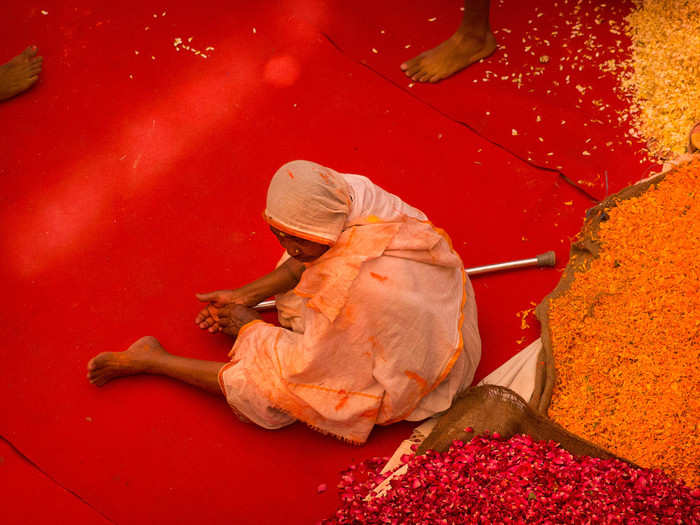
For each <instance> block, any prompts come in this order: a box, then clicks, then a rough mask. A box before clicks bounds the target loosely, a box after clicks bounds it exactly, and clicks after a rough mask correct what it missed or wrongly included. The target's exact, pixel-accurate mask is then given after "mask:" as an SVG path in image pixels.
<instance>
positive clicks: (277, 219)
mask: <svg viewBox="0 0 700 525" xmlns="http://www.w3.org/2000/svg"><path fill="white" fill-rule="evenodd" d="M350 206H351V202H350V192H349V190H348V186H347V183H346V182H345V179H344V178H343V177H342V176H341V175H340V174H339V173H337V172H335V171H333V170H332V169H330V168H326V167H325V166H321V165H320V164H316V163H314V162H309V161H307V160H294V161H292V162H288V163H287V164H285V165H284V166H282V167H281V168H280V169H278V170H277V172H276V173H275V175H274V176H273V177H272V180H271V181H270V186H269V188H268V189H267V207H266V208H265V212H264V213H263V215H264V217H265V220H266V221H267V222H268V223H269V224H270V225H271V226H274V227H275V228H277V229H278V230H280V231H283V232H285V233H288V234H290V235H294V236H295V237H300V238H302V239H307V240H309V241H313V242H318V243H321V244H328V245H332V244H334V243H335V241H336V240H337V239H338V237H339V236H340V233H341V232H342V231H343V226H344V224H345V220H346V218H347V216H348V214H349V212H350Z"/></svg>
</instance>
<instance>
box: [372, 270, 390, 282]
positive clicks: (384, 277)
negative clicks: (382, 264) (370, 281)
mask: <svg viewBox="0 0 700 525" xmlns="http://www.w3.org/2000/svg"><path fill="white" fill-rule="evenodd" d="M369 274H370V275H371V276H372V277H374V278H375V279H376V280H377V281H381V282H384V281H386V280H387V279H388V277H387V276H386V275H380V274H378V273H374V272H369Z"/></svg>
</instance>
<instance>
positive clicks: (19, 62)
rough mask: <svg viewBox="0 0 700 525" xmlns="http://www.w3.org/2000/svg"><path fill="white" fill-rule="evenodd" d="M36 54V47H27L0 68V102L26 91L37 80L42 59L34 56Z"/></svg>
mask: <svg viewBox="0 0 700 525" xmlns="http://www.w3.org/2000/svg"><path fill="white" fill-rule="evenodd" d="M36 53H37V48H36V46H29V47H28V48H27V49H25V50H24V51H22V52H21V53H20V54H19V55H17V56H16V57H15V58H13V59H12V60H10V61H9V62H7V63H6V64H3V65H1V66H0V100H6V99H8V98H10V97H14V96H15V95H17V94H18V93H21V92H22V91H26V90H27V89H29V88H30V87H31V86H32V85H33V84H34V83H35V82H36V81H37V80H39V73H41V63H42V61H43V58H42V57H40V56H36Z"/></svg>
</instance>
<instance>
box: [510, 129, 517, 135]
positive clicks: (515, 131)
mask: <svg viewBox="0 0 700 525" xmlns="http://www.w3.org/2000/svg"><path fill="white" fill-rule="evenodd" d="M511 133H512V134H513V136H514V137H515V136H516V135H517V134H518V130H517V129H513V130H511Z"/></svg>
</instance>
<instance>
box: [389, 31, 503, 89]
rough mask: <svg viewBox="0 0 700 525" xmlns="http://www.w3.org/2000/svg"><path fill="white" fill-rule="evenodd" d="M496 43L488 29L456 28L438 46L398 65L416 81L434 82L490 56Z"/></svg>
mask: <svg viewBox="0 0 700 525" xmlns="http://www.w3.org/2000/svg"><path fill="white" fill-rule="evenodd" d="M496 47H497V46H496V38H495V37H494V36H493V33H492V32H491V31H490V30H488V31H487V32H486V33H485V34H484V35H475V34H468V33H467V32H465V31H463V30H462V29H460V30H459V31H457V32H456V33H455V34H454V35H452V36H451V37H450V38H449V39H447V40H445V41H444V42H443V43H442V44H440V45H439V46H437V47H434V48H433V49H430V50H428V51H425V52H424V53H421V54H420V55H418V56H417V57H415V58H412V59H411V60H409V61H408V62H404V63H403V64H401V69H402V70H403V71H404V73H406V76H408V77H411V79H412V80H415V81H416V82H431V83H435V82H439V81H440V80H443V79H445V78H447V77H449V76H451V75H454V74H455V73H457V72H459V71H461V70H462V69H464V68H465V67H468V66H470V65H472V64H473V63H474V62H477V61H479V60H481V59H482V58H486V57H488V56H490V55H491V54H492V53H493V52H494V51H495V50H496Z"/></svg>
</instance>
